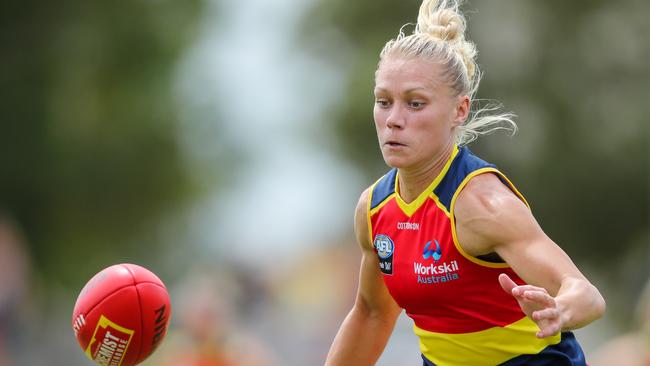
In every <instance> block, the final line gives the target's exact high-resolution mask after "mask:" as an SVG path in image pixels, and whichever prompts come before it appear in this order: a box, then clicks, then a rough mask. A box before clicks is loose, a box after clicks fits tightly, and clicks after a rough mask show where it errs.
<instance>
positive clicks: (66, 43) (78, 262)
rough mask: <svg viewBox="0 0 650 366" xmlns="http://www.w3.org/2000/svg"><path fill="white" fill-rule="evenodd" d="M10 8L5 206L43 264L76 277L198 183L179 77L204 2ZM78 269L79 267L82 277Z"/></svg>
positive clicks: (1, 113)
mask: <svg viewBox="0 0 650 366" xmlns="http://www.w3.org/2000/svg"><path fill="white" fill-rule="evenodd" d="M2 8H3V10H2V11H1V12H0V19H1V24H2V28H1V30H0V37H1V42H0V49H1V54H2V57H1V58H0V83H1V85H2V90H1V91H0V93H2V95H1V96H0V166H1V167H2V177H1V178H0V209H3V210H5V211H7V212H9V213H10V214H11V215H12V216H14V217H15V218H16V219H17V221H18V222H19V223H20V224H21V225H22V226H23V228H24V231H25V233H26V236H27V239H28V243H29V245H30V247H31V252H32V254H33V256H34V259H35V264H36V265H35V267H36V268H37V269H38V270H40V271H42V273H43V274H45V275H46V276H48V278H50V279H51V280H54V281H62V282H64V283H66V282H67V283H74V284H75V285H77V286H78V283H79V276H78V274H84V278H85V276H87V275H88V274H89V273H93V272H95V271H97V270H98V269H99V268H100V266H103V265H106V264H108V263H111V262H112V261H115V260H124V259H125V258H129V260H135V259H136V258H133V257H132V256H131V255H136V256H140V257H142V256H144V255H145V253H151V252H153V251H155V249H156V243H154V242H142V243H139V244H138V246H139V247H138V248H133V247H129V245H130V244H132V243H130V242H129V238H132V237H133V236H134V235H138V232H140V231H142V230H143V229H144V228H147V227H149V226H152V225H153V224H154V223H157V220H158V219H159V218H160V216H161V215H162V214H164V213H165V212H168V211H169V210H173V209H174V208H177V207H178V205H179V204H180V203H182V202H183V199H184V198H187V197H188V195H187V193H190V192H191V187H192V185H191V179H190V177H189V175H188V172H187V171H186V170H185V168H184V166H183V160H182V155H181V152H180V151H179V146H178V145H177V141H176V128H177V126H176V125H175V120H176V111H175V105H174V102H173V98H172V90H171V85H172V81H173V80H172V76H173V71H174V67H175V63H176V60H177V58H178V56H179V55H180V53H181V51H182V50H183V47H184V46H186V45H187V44H188V41H190V40H191V36H192V35H193V31H194V30H193V25H194V20H195V19H196V18H197V15H198V13H199V11H200V9H201V3H200V1H199V0H189V1H182V2H178V1H165V0H161V1H145V0H136V1H129V2H91V3H88V2H84V1H79V0H68V1H63V2H42V1H33V0H28V1H9V2H8V3H7V2H5V3H4V4H3V5H2ZM75 275H76V276H75Z"/></svg>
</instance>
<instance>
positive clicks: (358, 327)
mask: <svg viewBox="0 0 650 366" xmlns="http://www.w3.org/2000/svg"><path fill="white" fill-rule="evenodd" d="M398 314H399V313H398ZM398 314H395V315H394V316H392V315H391V316H388V317H381V316H379V315H373V314H372V313H370V312H368V311H364V310H362V309H361V308H360V307H358V306H355V307H354V308H352V310H351V311H350V313H349V314H348V316H347V317H346V318H345V320H344V321H343V324H342V325H341V328H340V329H339V332H338V333H337V335H336V337H335V338H334V342H332V347H331V348H330V351H329V354H328V355H327V360H326V361H325V366H357V365H359V366H364V365H374V364H375V363H376V362H377V360H378V359H379V356H381V353H382V352H383V350H384V348H385V347H386V343H387V342H388V339H389V338H390V335H391V333H392V331H393V328H394V326H395V321H396V320H397V315H398Z"/></svg>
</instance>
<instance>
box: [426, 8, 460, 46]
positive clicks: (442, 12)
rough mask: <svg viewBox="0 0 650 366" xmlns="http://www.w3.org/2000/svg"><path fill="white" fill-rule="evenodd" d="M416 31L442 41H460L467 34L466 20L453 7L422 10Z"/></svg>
mask: <svg viewBox="0 0 650 366" xmlns="http://www.w3.org/2000/svg"><path fill="white" fill-rule="evenodd" d="M415 32H416V33H425V34H427V35H429V36H431V37H433V38H437V39H440V40H442V41H447V42H455V41H460V40H462V39H463V38H464V34H465V20H464V18H463V17H462V15H460V14H459V13H457V12H456V11H454V10H452V9H438V10H435V11H433V12H431V13H427V12H420V14H419V16H418V24H417V27H416V30H415Z"/></svg>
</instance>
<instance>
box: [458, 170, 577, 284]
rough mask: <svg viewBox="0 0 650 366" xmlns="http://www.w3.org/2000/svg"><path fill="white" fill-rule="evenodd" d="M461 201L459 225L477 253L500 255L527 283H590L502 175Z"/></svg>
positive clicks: (475, 186)
mask: <svg viewBox="0 0 650 366" xmlns="http://www.w3.org/2000/svg"><path fill="white" fill-rule="evenodd" d="M474 179H475V180H476V182H471V181H470V184H468V185H467V187H466V188H465V190H464V191H463V192H461V196H460V197H459V202H458V208H459V209H460V210H457V212H458V214H460V215H461V216H462V217H460V218H458V217H457V221H458V222H459V223H461V225H460V226H462V228H461V227H459V239H460V238H462V237H461V231H462V234H463V236H464V237H465V238H466V239H467V240H469V241H470V242H471V243H472V244H473V247H471V249H473V250H474V251H475V252H476V253H479V254H485V253H488V252H496V253H497V254H498V255H499V256H500V257H501V258H502V259H503V260H504V261H505V262H506V263H507V264H508V265H509V266H510V267H512V269H513V270H514V271H515V273H517V275H518V276H519V277H521V278H522V279H523V280H524V281H526V283H529V284H531V285H535V286H540V287H544V288H545V289H547V290H548V291H549V293H552V294H555V293H557V291H558V290H559V288H560V286H561V283H562V280H564V279H565V278H566V277H569V276H570V277H577V278H584V276H583V275H582V274H581V273H580V271H579V270H578V268H577V267H576V266H575V264H574V263H573V262H572V261H571V259H570V258H569V256H568V255H567V254H566V253H565V252H564V251H563V250H562V249H561V248H560V247H559V246H558V245H557V244H555V243H554V242H553V241H552V240H551V239H550V238H549V237H548V236H547V235H546V234H545V233H544V231H543V230H542V229H541V227H540V226H539V224H538V223H537V221H536V220H535V217H534V216H533V214H532V212H531V211H530V209H529V208H528V207H527V206H526V205H525V204H524V203H523V202H522V201H521V200H520V199H519V198H518V197H517V196H516V195H515V194H514V193H513V192H512V191H510V190H509V189H508V188H507V187H505V186H504V185H503V184H502V183H501V182H500V181H499V180H498V178H497V177H496V176H494V175H491V174H485V175H483V176H478V177H475V178H474Z"/></svg>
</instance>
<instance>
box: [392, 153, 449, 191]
mask: <svg viewBox="0 0 650 366" xmlns="http://www.w3.org/2000/svg"><path fill="white" fill-rule="evenodd" d="M453 150H454V144H453V142H451V143H450V144H448V145H446V146H445V147H444V148H443V149H442V150H441V151H440V153H439V154H438V155H436V156H434V157H433V158H432V159H430V160H428V161H426V162H425V163H424V164H422V165H419V166H416V167H413V168H403V169H402V168H400V169H399V181H398V184H399V195H400V197H401V198H402V200H403V201H404V202H406V203H411V202H413V201H414V200H415V199H416V198H418V196H419V195H420V194H421V193H422V192H423V191H424V190H425V189H426V188H427V187H428V186H429V184H431V182H433V180H434V179H436V177H437V176H438V175H439V174H440V172H441V171H442V169H443V168H444V167H445V164H446V163H447V161H448V160H449V157H450V156H451V154H452V152H453Z"/></svg>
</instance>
